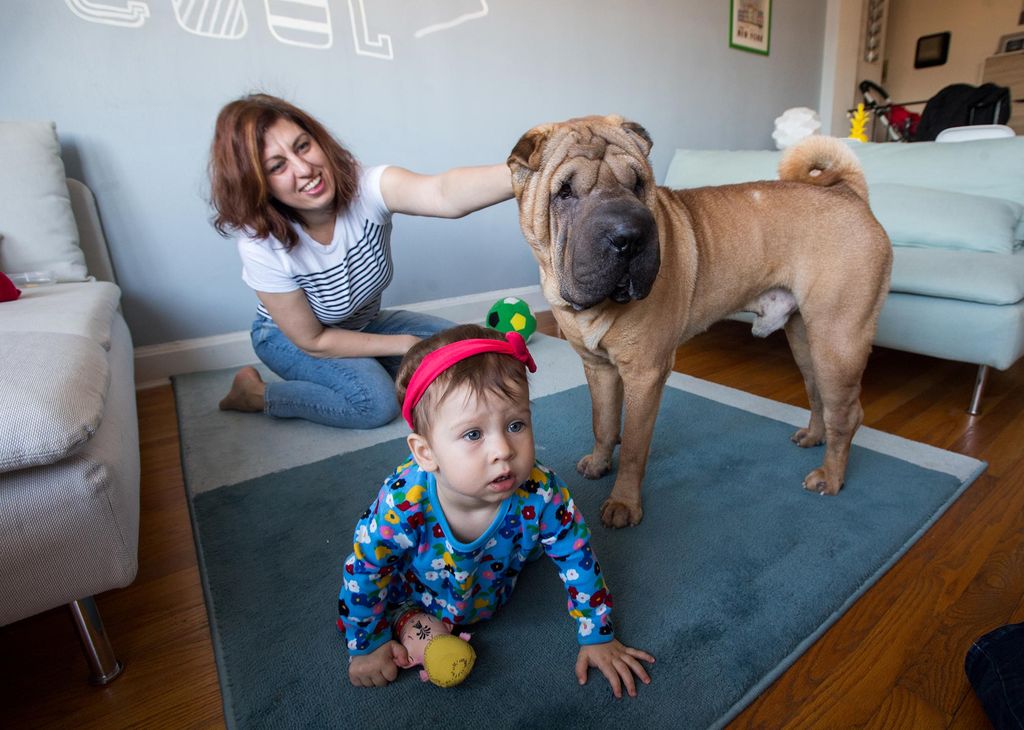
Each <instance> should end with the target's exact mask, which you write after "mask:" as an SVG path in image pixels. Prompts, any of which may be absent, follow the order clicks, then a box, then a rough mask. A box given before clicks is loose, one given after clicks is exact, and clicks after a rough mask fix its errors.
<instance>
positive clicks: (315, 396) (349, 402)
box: [252, 309, 454, 428]
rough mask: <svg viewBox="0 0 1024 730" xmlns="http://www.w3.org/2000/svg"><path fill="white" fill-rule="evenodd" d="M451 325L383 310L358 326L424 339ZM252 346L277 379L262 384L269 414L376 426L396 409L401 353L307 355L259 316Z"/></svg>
mask: <svg viewBox="0 0 1024 730" xmlns="http://www.w3.org/2000/svg"><path fill="white" fill-rule="evenodd" d="M453 325H454V323H453V322H449V321H448V320H446V319H441V318H440V317H433V316H431V315H429V314H419V313H417V312H407V311H404V310H388V309H385V310H382V311H381V312H380V314H378V315H377V318H376V319H374V320H373V321H372V322H370V323H369V324H368V325H366V327H364V328H363V330H362V331H363V332H370V333H373V334H377V335H415V336H416V337H420V338H424V337H429V336H430V335H432V334H434V333H436V332H440V331H441V330H444V329H447V328H449V327H452V326H453ZM252 347H253V350H255V351H256V356H257V357H259V359H260V360H262V361H263V363H264V364H265V365H266V366H267V367H268V368H270V369H271V370H272V371H273V372H274V373H276V374H277V375H278V376H279V377H280V378H281V379H282V380H281V382H273V383H267V390H266V394H265V396H264V400H265V406H264V408H263V411H264V413H266V414H268V415H270V416H274V417H275V418H303V419H305V420H307V421H313V422H314V423H322V424H324V425H326V426H337V427H340V428H377V427H378V426H383V425H384V424H386V423H390V422H391V421H393V420H394V419H395V417H397V416H398V414H399V413H400V412H401V411H400V409H399V407H398V401H397V400H396V399H395V376H396V375H397V374H398V366H399V364H401V362H402V358H401V357H379V358H374V357H332V358H324V357H313V356H312V355H309V354H307V353H305V352H303V351H302V350H300V349H299V348H298V347H296V346H295V345H294V344H292V341H291V340H289V339H288V338H287V337H286V336H285V334H284V333H283V332H282V331H281V330H280V329H279V328H278V326H277V325H276V324H275V323H274V322H273V321H271V320H269V319H267V318H265V317H263V316H262V315H261V316H257V317H256V320H255V321H254V322H253V323H252Z"/></svg>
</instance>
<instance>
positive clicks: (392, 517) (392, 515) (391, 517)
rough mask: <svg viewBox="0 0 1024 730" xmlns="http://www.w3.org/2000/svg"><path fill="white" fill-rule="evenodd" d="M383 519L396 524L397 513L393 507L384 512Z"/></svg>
mask: <svg viewBox="0 0 1024 730" xmlns="http://www.w3.org/2000/svg"><path fill="white" fill-rule="evenodd" d="M384 519H385V520H387V521H388V522H390V523H391V524H392V525H397V524H398V513H397V512H395V511H394V510H393V509H389V510H388V511H387V512H385V513H384Z"/></svg>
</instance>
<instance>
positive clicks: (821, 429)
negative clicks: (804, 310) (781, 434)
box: [786, 312, 825, 448]
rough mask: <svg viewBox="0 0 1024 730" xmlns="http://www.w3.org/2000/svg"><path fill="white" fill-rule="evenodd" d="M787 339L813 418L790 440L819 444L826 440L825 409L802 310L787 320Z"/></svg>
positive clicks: (799, 442)
mask: <svg viewBox="0 0 1024 730" xmlns="http://www.w3.org/2000/svg"><path fill="white" fill-rule="evenodd" d="M786 339H787V340H789V349H790V350H792V352H793V359H794V360H796V365H797V367H798V368H800V374H801V375H802V376H803V378H804V388H805V389H806V390H807V400H808V402H809V404H810V408H811V420H810V422H809V423H808V424H807V428H801V429H799V430H798V431H797V432H796V433H794V434H793V435H792V436H791V437H790V440H791V441H792V442H793V443H795V444H796V445H797V446H801V447H804V448H806V447H808V446H818V445H819V444H821V443H822V442H823V441H824V440H825V417H824V409H823V406H822V402H821V394H820V393H819V392H818V384H817V381H816V379H815V376H814V361H813V360H812V358H811V346H810V345H809V344H808V342H807V326H806V325H805V324H804V318H803V317H801V316H800V312H794V313H793V314H792V316H790V318H789V321H788V322H786Z"/></svg>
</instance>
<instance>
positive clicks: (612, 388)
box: [576, 358, 622, 479]
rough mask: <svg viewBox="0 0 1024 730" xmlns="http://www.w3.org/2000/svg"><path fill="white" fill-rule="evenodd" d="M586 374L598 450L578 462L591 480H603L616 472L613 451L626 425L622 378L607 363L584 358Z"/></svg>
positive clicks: (595, 447) (595, 448) (596, 448)
mask: <svg viewBox="0 0 1024 730" xmlns="http://www.w3.org/2000/svg"><path fill="white" fill-rule="evenodd" d="M583 371H584V372H585V373H586V375H587V384H588V385H589V386H590V402H591V419H592V423H593V427H594V449H593V451H591V453H589V454H587V455H586V456H584V457H583V458H582V459H580V460H579V461H578V462H577V463H576V471H578V472H579V473H580V474H582V475H583V476H585V477H586V478H587V479H599V478H600V477H603V476H604V475H605V474H607V473H608V472H610V471H611V470H612V452H613V451H614V450H615V445H616V444H617V443H619V428H620V427H621V423H622V378H621V377H619V371H618V370H617V369H616V368H615V366H614V365H612V364H611V363H610V362H608V361H607V360H598V359H596V358H584V360H583Z"/></svg>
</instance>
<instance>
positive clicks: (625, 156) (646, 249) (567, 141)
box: [508, 116, 661, 310]
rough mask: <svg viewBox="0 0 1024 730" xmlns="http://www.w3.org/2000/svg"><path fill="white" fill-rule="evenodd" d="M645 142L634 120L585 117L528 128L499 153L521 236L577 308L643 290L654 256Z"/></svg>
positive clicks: (653, 272)
mask: <svg viewBox="0 0 1024 730" xmlns="http://www.w3.org/2000/svg"><path fill="white" fill-rule="evenodd" d="M650 149H651V139H650V137H649V136H648V135H647V132H646V131H645V130H644V128H643V127H641V126H640V125H638V124H634V123H633V122H627V121H625V120H623V119H622V118H621V117H617V116H610V117H585V118H582V119H572V120H569V121H568V122H562V123H559V124H547V125H542V126H539V127H535V128H533V129H531V130H530V131H529V132H527V133H526V134H525V135H523V137H522V139H520V140H519V143H518V144H517V145H516V146H515V148H514V149H513V150H512V154H511V155H510V156H509V158H508V165H509V167H510V168H511V170H512V185H513V188H514V190H515V194H516V199H517V200H518V201H519V222H520V225H521V226H522V229H523V235H525V236H526V239H527V241H529V243H530V245H531V246H532V248H533V253H534V256H536V258H537V261H538V262H539V263H540V266H541V269H542V271H543V272H544V273H546V274H550V275H553V276H554V277H555V279H556V281H557V282H558V292H559V295H560V296H561V297H562V299H564V300H565V302H566V303H567V304H569V305H570V306H572V307H573V308H575V309H577V310H581V309H586V308H588V307H593V306H594V305H596V304H599V303H601V302H603V301H605V300H606V299H611V300H613V301H615V302H619V303H625V302H628V301H630V300H632V299H643V298H644V297H645V296H647V295H648V294H649V293H650V291H651V287H652V286H653V284H654V279H655V277H656V276H657V274H658V267H659V265H660V261H661V258H660V252H659V247H658V230H657V226H656V224H655V220H654V215H653V214H652V213H651V210H652V209H653V207H654V204H655V196H656V194H655V185H654V175H653V173H652V171H651V166H650V163H649V162H648V161H647V154H648V153H649V152H650Z"/></svg>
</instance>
